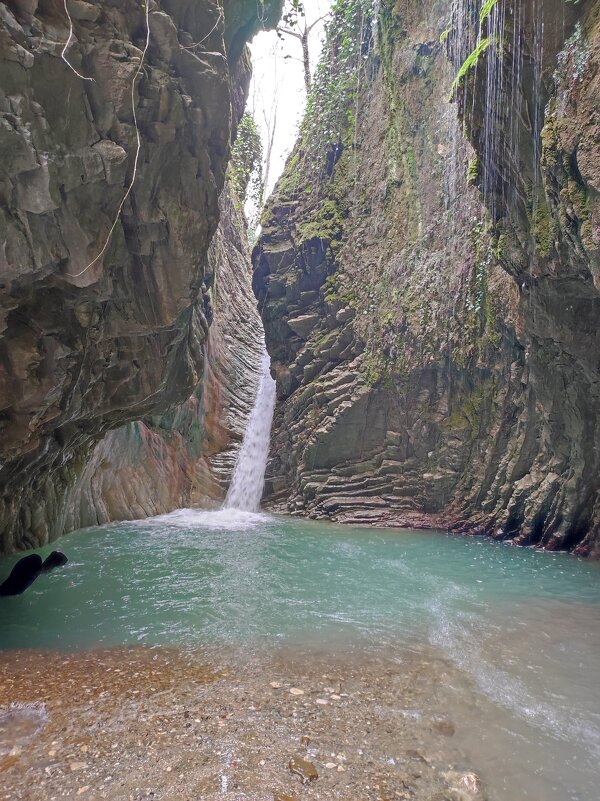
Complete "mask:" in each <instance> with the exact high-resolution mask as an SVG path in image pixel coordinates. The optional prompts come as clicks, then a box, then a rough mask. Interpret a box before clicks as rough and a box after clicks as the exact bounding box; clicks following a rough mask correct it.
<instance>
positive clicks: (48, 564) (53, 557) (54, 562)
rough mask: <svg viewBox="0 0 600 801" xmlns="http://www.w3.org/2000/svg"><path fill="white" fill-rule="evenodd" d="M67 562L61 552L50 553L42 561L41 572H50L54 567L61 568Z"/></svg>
mask: <svg viewBox="0 0 600 801" xmlns="http://www.w3.org/2000/svg"><path fill="white" fill-rule="evenodd" d="M68 561H69V560H68V559H67V557H66V556H65V555H64V553H63V552H62V551H52V553H51V554H50V555H49V556H47V557H46V559H44V563H43V564H42V570H43V571H44V572H45V571H47V570H52V569H53V568H55V567H62V566H63V565H66V564H67V562H68Z"/></svg>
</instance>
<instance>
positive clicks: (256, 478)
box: [223, 350, 275, 512]
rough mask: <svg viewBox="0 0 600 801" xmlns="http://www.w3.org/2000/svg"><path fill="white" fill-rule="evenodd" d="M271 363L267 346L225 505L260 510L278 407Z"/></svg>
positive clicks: (232, 507)
mask: <svg viewBox="0 0 600 801" xmlns="http://www.w3.org/2000/svg"><path fill="white" fill-rule="evenodd" d="M270 365H271V360H270V358H269V354H268V353H267V352H266V350H265V352H264V353H263V357H262V361H261V366H260V378H259V382H258V392H257V394H256V400H255V401H254V406H253V407H252V411H251V412H250V417H249V418H248V427H247V428H246V433H245V434H244V440H243V442H242V447H241V448H240V453H239V456H238V459H237V462H236V464H235V468H234V471H233V477H232V479H231V484H230V486H229V491H228V492H227V497H226V498H225V503H224V505H223V508H224V509H240V510H242V511H246V512H257V511H258V509H259V506H260V499H261V496H262V491H263V485H264V481H265V469H266V467H267V456H268V453H269V437H270V434H271V423H272V421H273V409H274V408H275V381H274V380H273V379H272V378H271V372H270Z"/></svg>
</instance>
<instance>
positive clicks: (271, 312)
mask: <svg viewBox="0 0 600 801" xmlns="http://www.w3.org/2000/svg"><path fill="white" fill-rule="evenodd" d="M348 5H350V4H348ZM555 5H556V4H555V3H554V2H552V1H551V0H547V2H544V3H542V6H543V8H542V9H541V12H543V18H544V27H543V28H540V29H539V30H537V32H534V30H533V25H534V23H535V20H534V19H532V18H531V16H530V13H529V11H528V10H527V9H526V8H525V6H527V4H523V8H522V9H521V4H511V5H510V8H509V6H508V5H507V8H509V10H508V11H507V12H506V13H507V30H508V28H510V29H511V30H517V29H518V36H517V40H518V41H519V42H521V41H524V42H530V43H532V42H534V41H536V39H535V36H537V41H538V43H539V44H540V45H541V46H540V47H539V48H537V49H536V48H534V47H533V46H531V47H529V49H527V48H525V51H524V52H520V54H519V56H518V57H519V59H521V62H520V63H521V66H522V71H521V81H522V83H521V84H518V85H516V90H514V91H515V95H514V97H511V99H510V101H509V100H507V98H508V97H509V90H511V91H513V90H512V89H511V86H508V85H505V86H503V87H502V86H501V85H500V86H499V87H497V89H498V95H497V96H494V97H488V96H487V95H486V87H487V86H489V84H488V83H487V82H486V70H487V68H488V67H487V65H488V59H489V58H491V53H492V49H491V48H490V49H489V50H488V52H487V54H485V55H484V56H483V57H481V58H480V63H479V66H478V69H477V71H476V72H475V73H474V74H475V75H476V76H477V81H476V82H473V79H472V77H471V76H469V78H468V80H467V81H466V82H464V84H463V85H461V87H460V88H459V92H458V97H457V98H456V99H455V102H454V103H452V104H449V103H448V96H449V94H450V90H451V84H452V81H453V78H454V76H455V75H456V73H457V71H458V67H459V66H460V63H462V61H463V60H464V59H465V58H466V56H467V55H468V53H469V49H470V48H471V47H472V46H473V43H474V41H475V38H476V34H477V26H478V25H479V6H478V5H477V4H474V3H468V2H461V3H459V4H455V5H454V12H455V13H456V10H457V9H459V10H461V11H462V13H463V16H462V18H461V20H460V24H458V22H459V21H458V20H457V19H456V16H455V17H454V19H453V16H452V14H453V4H452V3H450V2H444V3H438V4H436V6H435V9H433V10H432V9H431V8H428V11H427V13H425V11H424V10H418V9H416V8H414V7H412V6H410V7H409V6H408V5H407V4H394V3H392V2H391V0H389V1H388V0H386V2H383V3H382V4H381V9H380V14H379V18H378V20H377V26H374V25H373V20H372V19H371V21H370V22H371V27H369V24H368V6H367V4H361V3H359V2H358V0H356V2H355V3H354V7H355V9H356V12H355V17H354V21H352V19H350V18H349V17H348V16H346V17H345V18H344V19H341V18H340V19H338V20H336V26H337V30H338V31H343V32H344V34H346V39H344V38H343V35H342V34H340V36H339V37H338V38H337V39H336V34H335V33H334V34H333V36H332V38H331V39H330V45H329V49H328V52H329V53H330V57H331V64H330V69H331V70H332V72H333V74H334V75H337V76H338V79H337V85H335V84H336V82H335V81H334V82H333V83H334V85H335V91H336V92H337V99H338V104H340V103H341V101H342V99H343V95H342V87H343V86H344V84H343V80H344V79H343V72H342V68H345V67H346V66H347V61H348V58H349V56H348V48H347V45H346V44H344V42H347V41H348V37H350V38H352V37H354V41H355V52H359V53H360V54H361V57H363V59H364V57H365V56H367V58H366V60H365V66H364V67H363V71H362V73H361V75H360V82H359V85H358V86H357V94H354V95H351V105H346V107H345V108H344V109H342V112H343V113H344V114H345V115H346V118H345V121H342V122H340V121H339V119H338V118H333V117H331V114H330V116H329V117H327V119H326V121H327V125H324V124H322V122H323V117H322V116H321V118H320V117H319V116H318V115H317V116H316V117H315V116H313V119H312V120H311V121H310V125H308V126H307V127H305V129H304V130H303V131H302V133H301V137H300V140H299V142H298V143H297V146H296V149H295V152H294V154H293V155H292V157H291V159H290V161H289V162H288V165H287V169H286V172H285V174H284V176H283V178H282V180H281V181H280V183H279V185H278V187H277V190H276V192H275V195H274V197H273V199H272V202H271V206H270V208H269V209H268V211H267V213H266V214H265V216H264V219H263V234H262V236H261V239H260V242H259V244H258V246H257V248H256V250H255V252H254V267H255V275H254V288H255V292H256V294H257V296H258V298H259V307H260V308H261V309H262V315H263V321H264V324H265V329H266V336H267V345H268V349H269V352H270V353H271V356H272V359H273V364H274V368H275V373H276V376H277V380H278V398H279V403H278V408H277V411H276V420H275V428H274V434H273V447H272V454H271V460H270V465H269V472H268V484H267V488H268V497H269V500H270V502H271V503H272V504H274V505H276V504H279V505H280V506H281V507H283V508H285V509H287V510H289V511H293V512H297V513H299V514H306V515H309V516H311V517H326V518H331V519H333V520H337V521H342V522H367V523H373V524H376V525H408V526H428V527H429V526H450V527H453V528H455V529H457V530H460V531H465V532H470V533H485V534H488V535H491V536H494V537H497V538H499V539H504V540H509V539H510V540H513V541H515V542H517V543H519V544H524V545H525V544H527V545H537V546H543V547H546V548H552V549H569V550H575V551H576V552H577V553H580V554H585V555H588V554H595V555H598V554H599V553H600V517H599V515H600V507H599V487H600V471H599V467H600V465H599V464H598V453H597V448H596V447H595V442H596V441H597V439H598V433H599V432H598V410H599V409H600V397H598V394H597V393H598V387H599V386H600V384H599V380H598V379H599V374H598V361H597V353H598V352H599V349H598V345H599V343H598V329H597V326H596V324H595V318H596V314H595V312H596V310H597V309H598V290H597V276H598V261H597V259H598V246H599V244H600V218H599V217H598V208H599V207H598V189H599V186H598V180H599V176H600V172H599V171H598V153H600V135H599V132H598V121H597V119H596V116H597V114H596V111H595V109H596V108H597V106H598V104H599V103H600V88H599V85H598V79H597V76H598V73H599V69H600V58H599V47H600V29H599V28H598V24H599V23H598V21H599V14H600V9H599V5H598V3H597V2H595V3H594V2H590V3H587V4H581V5H579V6H569V7H564V8H563V7H562V6H564V4H561V11H560V14H558V13H557V9H556V7H555ZM513 7H514V14H515V16H514V17H513V16H511V14H512V13H513V11H511V9H513ZM511 26H512V27H511ZM334 30H335V29H334ZM457 31H462V33H461V35H460V36H459V35H458V33H457ZM485 33H486V32H485V31H484V35H485ZM534 34H535V35H534ZM540 36H541V37H542V38H543V41H539V39H540ZM505 38H506V37H505ZM514 51H515V47H514V43H513V44H511V43H510V41H508V42H507V50H506V51H505V52H504V55H503V58H504V59H505V60H506V63H505V66H506V67H507V68H506V69H505V73H504V74H505V75H506V76H508V77H507V78H506V79H505V80H506V81H507V82H508V81H510V80H512V79H511V77H510V76H511V70H510V69H509V68H508V67H510V62H511V59H513V60H514V59H515V53H514ZM540 54H542V56H543V57H542V58H540ZM340 76H341V77H340ZM534 78H535V80H534ZM492 85H494V84H493V83H492ZM532 85H537V86H538V87H539V91H538V93H537V94H536V96H535V98H534V97H532V96H531V92H530V91H529V90H530V88H531V86H532ZM325 97H327V95H325ZM493 103H495V104H496V107H497V108H498V111H497V113H496V116H495V117H494V120H493V124H494V126H496V127H495V131H494V136H495V137H496V139H495V140H494V142H493V144H494V148H495V149H494V150H493V155H494V158H496V165H497V166H496V168H495V171H494V173H493V174H491V173H490V172H489V167H490V164H491V163H492V162H491V161H490V160H489V158H487V161H486V153H487V154H488V156H489V150H486V148H489V146H490V140H489V138H486V135H485V125H486V123H485V119H486V109H489V107H490V104H493ZM548 104H549V105H548ZM465 110H467V111H465ZM457 112H459V113H460V116H461V118H462V121H463V122H464V124H465V128H466V131H467V134H468V136H467V137H465V129H463V125H462V124H461V122H460V121H459V119H458V118H457V116H458V115H457ZM327 113H329V112H327ZM488 117H489V115H488ZM534 121H535V124H534ZM511 126H512V127H511ZM516 129H518V130H516ZM324 132H325V133H324ZM330 132H333V135H331V133H330ZM512 136H514V137H515V139H514V141H515V142H516V143H517V144H516V147H515V149H513V150H511V149H510V148H509V147H508V146H507V142H508V141H509V139H510V137H512ZM467 139H469V140H470V144H468V143H467ZM534 142H536V143H537V144H535V145H534ZM486 170H487V172H486ZM533 186H535V187H536V194H539V198H538V199H537V200H535V201H533V200H532V187H533ZM509 190H510V191H509ZM503 204H504V205H503Z"/></svg>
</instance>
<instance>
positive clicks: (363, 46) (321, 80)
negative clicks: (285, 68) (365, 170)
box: [276, 0, 373, 201]
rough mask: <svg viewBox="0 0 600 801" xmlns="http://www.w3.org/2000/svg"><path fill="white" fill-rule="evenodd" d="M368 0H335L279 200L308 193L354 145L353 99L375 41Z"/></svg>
mask: <svg viewBox="0 0 600 801" xmlns="http://www.w3.org/2000/svg"><path fill="white" fill-rule="evenodd" d="M372 20H373V8H372V2H371V0H336V2H335V3H334V5H333V7H332V9H331V17H330V19H329V21H328V22H327V24H326V26H325V43H324V46H323V52H322V56H321V59H320V61H319V64H318V65H317V68H316V70H315V75H314V77H313V82H312V87H311V91H310V94H309V96H308V100H307V106H306V112H305V115H304V119H303V120H302V123H301V126H300V134H299V138H298V141H297V143H296V147H295V148H294V152H293V154H292V156H291V157H290V159H289V161H288V164H287V166H286V169H285V171H284V175H283V177H282V179H281V180H280V182H279V185H278V187H277V188H276V195H277V198H278V200H279V201H281V200H284V199H286V198H289V197H290V196H291V195H294V194H295V193H296V192H297V191H298V190H301V191H304V192H307V193H309V194H310V193H311V191H312V190H313V188H316V186H317V185H318V182H319V181H322V180H323V179H324V178H325V177H326V176H328V175H329V176H330V175H331V174H332V171H333V167H334V166H335V163H336V162H337V160H338V159H339V157H340V155H341V153H342V151H343V150H344V149H346V148H351V147H352V146H353V139H354V131H355V123H356V115H357V102H358V97H359V90H360V87H361V84H362V83H363V82H364V80H365V79H366V69H367V64H368V58H369V53H370V51H371V49H372V43H373V31H372Z"/></svg>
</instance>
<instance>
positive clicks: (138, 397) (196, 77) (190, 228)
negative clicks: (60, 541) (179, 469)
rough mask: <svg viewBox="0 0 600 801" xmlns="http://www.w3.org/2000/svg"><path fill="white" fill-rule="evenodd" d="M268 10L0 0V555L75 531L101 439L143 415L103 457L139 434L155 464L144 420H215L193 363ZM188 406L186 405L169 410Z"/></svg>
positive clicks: (192, 2)
mask: <svg viewBox="0 0 600 801" xmlns="http://www.w3.org/2000/svg"><path fill="white" fill-rule="evenodd" d="M280 8H281V2H279V0H274V2H271V3H265V4H262V5H261V7H260V9H259V8H258V7H257V6H256V4H255V3H253V2H247V0H230V2H226V3H225V5H224V8H223V7H221V5H220V4H219V3H218V2H210V1H208V0H207V2H196V0H162V2H160V3H158V2H150V3H149V4H148V5H147V6H146V5H144V4H139V3H137V2H134V0H118V2H117V0H102V2H97V3H94V4H92V3H87V2H84V1H83V0H67V3H66V6H65V3H64V2H63V0H39V1H38V0H8V2H7V3H2V4H0V87H1V88H0V153H1V159H0V275H1V292H0V303H1V315H2V328H1V336H0V349H1V352H2V361H1V364H2V367H1V370H2V374H1V381H0V403H1V412H0V414H1V429H2V440H1V445H0V448H1V453H0V459H1V464H0V484H1V486H2V495H1V500H0V522H1V525H2V540H1V547H2V549H4V550H10V549H12V548H14V547H28V546H33V545H39V544H40V543H43V542H45V541H46V540H47V539H48V538H52V537H54V536H57V535H58V534H60V533H62V532H63V531H65V530H68V527H69V526H70V525H73V524H74V522H73V521H75V523H76V522H77V521H78V520H79V519H85V515H87V514H88V511H89V510H88V509H87V508H86V509H84V512H83V513H81V514H83V517H82V518H80V517H78V515H79V514H80V512H79V511H75V512H74V511H73V510H74V509H78V508H79V501H78V500H77V498H76V496H75V495H74V494H73V490H74V488H75V487H76V486H78V485H80V484H81V481H82V480H83V479H82V474H83V471H84V470H85V466H86V464H87V463H88V461H89V458H90V455H91V453H92V450H93V448H94V446H95V444H96V443H97V442H98V441H99V440H102V438H103V437H104V436H105V434H106V433H107V432H108V431H110V430H112V429H115V428H118V427H120V426H123V425H124V424H126V423H128V422H129V421H139V420H145V422H144V423H143V424H138V425H137V426H136V427H134V428H131V429H129V430H128V431H127V432H121V433H120V434H115V435H114V436H112V437H111V440H110V443H109V444H108V447H109V448H110V446H111V444H114V443H115V441H116V439H119V438H120V437H134V438H137V440H144V441H145V442H146V444H147V440H149V439H150V440H152V444H151V446H150V450H151V451H153V450H154V451H156V449H157V448H158V447H159V440H157V439H155V437H158V438H159V439H160V438H161V437H163V434H162V433H161V431H160V430H159V432H158V433H157V428H158V429H161V430H164V429H162V424H160V425H158V426H157V425H156V423H155V422H153V421H154V420H155V418H156V416H157V415H163V414H164V413H166V412H168V413H169V414H171V415H174V417H175V418H176V417H177V416H178V415H184V416H185V415H188V414H190V413H191V411H190V409H191V408H193V406H194V404H196V408H200V406H202V405H203V407H204V408H205V410H209V409H210V406H211V403H212V404H213V406H214V403H215V401H214V398H213V400H212V401H211V400H210V398H207V399H206V400H202V399H201V395H202V391H201V387H200V385H201V383H202V378H203V376H207V377H208V380H207V383H208V385H209V387H211V386H212V384H214V383H215V381H216V382H218V380H219V376H218V371H219V369H223V370H227V369H228V368H226V367H225V366H224V365H222V366H221V368H215V367H214V360H215V359H216V360H217V362H218V361H219V357H218V356H216V357H215V356H214V355H213V366H211V364H210V363H209V364H208V365H206V364H205V349H206V343H207V338H208V331H209V323H210V319H211V314H212V312H211V303H212V302H214V298H213V299H212V300H211V285H212V283H213V276H214V273H215V268H214V264H211V256H210V255H209V249H210V247H211V242H212V241H213V238H214V236H215V232H216V231H217V226H218V223H219V196H220V193H221V190H222V188H223V184H224V180H225V173H226V168H227V162H228V159H229V153H230V141H231V137H232V128H234V127H235V123H236V120H237V119H239V116H240V114H241V110H242V108H243V101H244V97H245V92H246V91H247V84H248V78H249V71H248V62H247V56H246V54H245V51H244V47H245V42H246V41H247V39H248V38H249V37H250V36H251V35H252V34H253V33H254V32H255V31H256V30H258V29H259V27H260V26H262V25H266V26H269V25H271V24H273V23H274V21H275V20H276V19H277V17H278V14H279V12H280ZM228 224H230V223H227V222H226V223H225V226H227V225H228ZM214 247H216V246H214ZM234 249H235V246H234ZM212 259H213V260H214V255H213V257H212ZM232 280H233V279H232ZM215 338H216V337H215ZM214 347H216V346H214V345H213V354H214ZM209 362H210V359H209ZM211 382H212V384H211ZM214 392H215V389H214V387H213V388H212V389H210V390H209V396H210V394H211V393H212V394H213V395H214ZM192 393H193V397H195V398H196V400H192V401H190V403H191V404H192V407H187V409H188V410H187V411H185V412H184V411H181V410H180V411H179V412H172V411H170V410H171V409H172V408H173V407H174V406H176V405H177V404H181V403H182V402H184V401H186V399H188V398H189V397H190V396H191V395H192ZM243 405H244V403H243V402H242V406H243ZM206 413H207V420H210V419H211V413H210V411H207V412H206ZM192 417H193V419H190V422H189V426H188V425H187V424H182V425H183V427H184V428H186V427H187V428H190V429H193V427H194V426H195V425H196V424H197V423H196V418H195V412H194V415H192ZM212 419H213V423H214V427H216V429H219V426H222V425H223V420H221V421H220V422H218V423H217V421H216V416H215V413H214V412H213V414H212ZM180 422H181V421H178V422H175V421H174V422H173V423H172V424H171V423H169V424H167V425H166V430H167V431H169V430H171V428H172V429H173V430H179V429H180V428H181V425H180ZM209 427H210V424H209ZM233 428H235V426H233ZM194 436H195V435H194ZM211 436H212V437H213V439H214V441H215V442H216V441H217V440H219V438H221V441H223V431H222V430H219V431H216V433H215V432H212V433H211V432H209V433H208V434H207V436H204V435H203V437H202V439H203V442H205V443H206V442H207V441H209V440H210V438H211ZM136 447H137V445H136ZM161 447H162V446H161ZM186 447H187V446H186ZM184 450H185V449H184ZM192 450H193V447H192ZM140 453H141V451H140ZM156 453H158V451H156ZM206 456H207V458H208V457H209V456H210V449H209V450H208V451H207V452H206ZM157 458H158V459H159V461H160V459H161V458H162V455H161V456H160V457H157ZM181 458H182V459H183V460H184V461H185V460H186V459H187V456H186V455H183V456H182V457H181ZM94 459H95V462H94V464H95V465H98V466H100V465H102V464H103V463H104V461H103V457H102V455H101V454H96V456H95V457H94ZM144 462H145V469H147V470H149V469H150V466H149V464H148V463H147V461H145V460H144ZM98 469H100V467H98ZM98 469H96V468H95V467H94V466H91V467H89V468H88V470H92V472H93V473H94V477H92V478H91V479H90V480H91V481H92V484H94V482H96V483H97V481H98V479H97V476H98ZM94 471H95V472H94ZM184 472H185V471H184ZM128 475H129V478H131V473H129V474H128V471H127V470H125V473H124V476H125V477H127V476H128ZM137 478H138V479H139V473H138V474H137ZM174 480H175V479H174ZM186 480H188V479H186ZM131 481H133V479H131ZM84 483H85V482H84ZM101 483H102V482H101ZM127 483H128V484H130V483H131V482H130V481H129V480H128V482H127ZM189 483H190V486H191V485H192V484H193V483H194V481H193V479H189ZM203 492H204V490H199V489H196V490H194V491H192V490H191V489H186V490H185V491H183V490H182V497H183V496H185V497H187V496H188V495H189V496H190V497H196V496H197V495H198V494H199V493H200V494H201V493H203ZM128 493H129V496H130V497H129V498H128V501H127V502H129V501H130V500H131V498H132V497H133V496H134V494H135V487H131V486H129V489H128V490H125V489H123V490H122V495H123V496H126V495H127V494H128ZM207 494H211V493H210V492H208V493H207ZM175 495H177V493H174V496H175ZM119 504H120V501H119V502H115V505H116V506H119ZM85 505H86V504H85V503H84V506H85ZM162 505H164V504H162ZM140 508H142V509H145V508H161V504H159V503H157V505H156V507H152V505H150V506H148V507H146V506H145V504H144V503H142V502H140ZM111 513H112V512H111Z"/></svg>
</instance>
